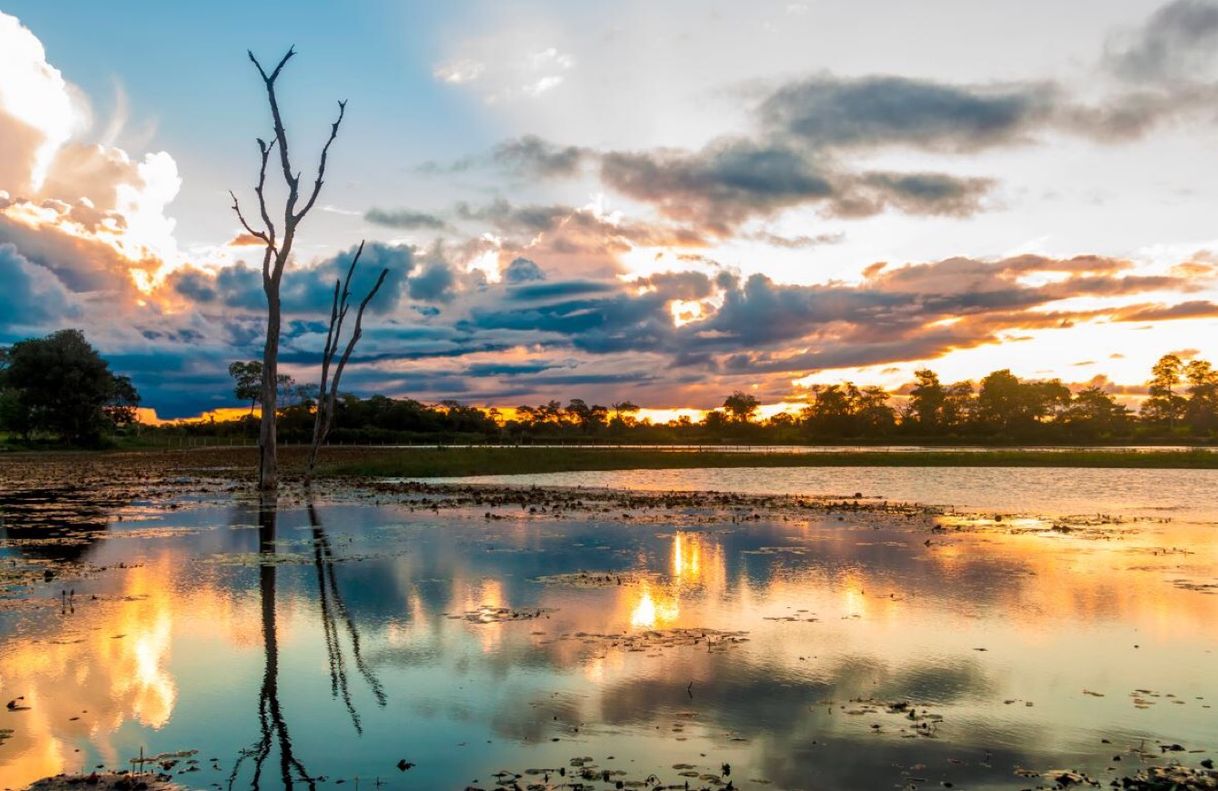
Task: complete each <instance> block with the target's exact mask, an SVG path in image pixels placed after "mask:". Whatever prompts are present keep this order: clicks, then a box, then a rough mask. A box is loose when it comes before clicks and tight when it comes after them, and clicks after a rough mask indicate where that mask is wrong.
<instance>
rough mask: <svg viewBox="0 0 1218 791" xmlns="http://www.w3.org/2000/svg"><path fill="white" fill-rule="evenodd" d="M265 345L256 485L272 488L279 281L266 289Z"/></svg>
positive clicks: (276, 446) (276, 461)
mask: <svg viewBox="0 0 1218 791" xmlns="http://www.w3.org/2000/svg"><path fill="white" fill-rule="evenodd" d="M265 290H266V304H267V322H266V345H265V346H264V347H263V350H262V421H261V424H260V425H259V429H258V488H259V489H261V490H262V491H264V492H273V491H275V490H276V488H277V487H278V486H279V435H278V431H277V428H278V424H277V423H276V422H275V410H276V408H277V407H278V404H277V403H276V401H277V398H278V392H277V388H276V387H275V382H276V378H277V376H278V373H279V331H280V325H281V322H282V318H281V310H280V302H279V284H278V283H275V284H274V287H273V288H270V287H267V288H266V289H265Z"/></svg>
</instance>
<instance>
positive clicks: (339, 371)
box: [305, 242, 389, 486]
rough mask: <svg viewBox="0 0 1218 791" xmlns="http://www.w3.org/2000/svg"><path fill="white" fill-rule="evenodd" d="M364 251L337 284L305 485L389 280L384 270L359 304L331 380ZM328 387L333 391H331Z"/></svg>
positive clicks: (357, 254)
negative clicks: (372, 306)
mask: <svg viewBox="0 0 1218 791" xmlns="http://www.w3.org/2000/svg"><path fill="white" fill-rule="evenodd" d="M363 252H364V243H363V242H360V243H359V248H358V249H357V250H356V251H355V255H354V256H353V257H352V259H351V266H350V267H348V268H347V277H346V278H345V279H344V280H343V281H342V282H341V287H340V283H339V281H337V280H336V281H334V302H333V304H332V306H331V308H330V329H329V330H328V331H327V332H326V348H325V350H324V351H323V352H322V357H321V384H320V386H319V387H318V389H317V413H316V414H315V415H314V416H313V444H312V445H311V446H310V447H309V464H308V467H307V468H306V470H305V486H308V485H310V484H311V483H312V482H313V470H314V468H315V467H316V466H317V452H318V450H319V449H320V448H321V446H322V443H324V442H325V441H326V437H327V436H328V435H329V434H330V426H331V424H332V423H333V422H334V405H335V402H336V401H337V400H338V383H339V380H340V379H342V376H343V371H344V370H345V369H346V367H347V361H348V360H349V359H351V353H352V352H353V351H355V344H357V343H359V339H360V337H361V336H362V335H363V334H364V310H365V308H367V307H368V303H369V302H371V301H372V298H373V297H375V296H376V292H377V291H379V290H380V288H381V284H383V283H384V282H385V277H386V276H388V274H389V270H388V269H382V270H381V274H380V276H379V277H378V278H377V279H376V283H375V284H374V285H373V286H372V288H371V289H370V290H369V291H368V294H367V296H365V297H364V299H363V300H362V301H361V302H360V303H359V310H358V311H356V313H355V327H354V329H353V330H352V332H351V337H350V338H349V339H348V340H347V348H346V349H344V350H343V356H342V357H341V358H339V360H338V365H337V366H335V368H334V378H333V379H330V365H331V363H333V362H334V355H335V354H337V353H338V343H339V339H340V338H341V337H342V332H343V320H344V319H346V318H347V311H348V310H349V309H350V307H351V306H350V303H349V301H348V300H350V298H351V276H352V275H353V274H355V266H356V264H358V263H359V257H360V255H362V254H363ZM327 385H328V386H329V389H327Z"/></svg>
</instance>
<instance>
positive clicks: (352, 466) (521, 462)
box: [322, 447, 1218, 478]
mask: <svg viewBox="0 0 1218 791" xmlns="http://www.w3.org/2000/svg"><path fill="white" fill-rule="evenodd" d="M350 450H354V449H350ZM323 455H324V456H328V459H327V460H326V461H325V462H324V464H323V466H324V470H323V471H322V474H325V475H334V476H340V477H344V476H396V477H404V478H433V477H456V476H467V475H510V474H533V473H545V472H570V471H579V470H638V469H645V470H659V469H688V468H695V467H1101V468H1160V469H1218V452H1210V451H1203V450H1191V451H1155V452H1149V451H1129V450H1104V449H1071V450H1063V451H1040V450H1028V451H1024V450H979V451H970V452H953V451H936V450H928V451H911V452H897V453H894V452H890V451H866V450H863V451H841V452H832V453H785V452H755V453H753V452H728V451H713V450H712V451H677V450H664V449H662V448H654V449H653V448H530V447H521V448H479V447H470V448H408V449H375V448H374V449H368V450H367V451H366V452H364V453H362V454H359V455H358V456H356V455H355V454H351V453H340V454H334V453H333V450H331V451H330V452H329V453H326V454H323Z"/></svg>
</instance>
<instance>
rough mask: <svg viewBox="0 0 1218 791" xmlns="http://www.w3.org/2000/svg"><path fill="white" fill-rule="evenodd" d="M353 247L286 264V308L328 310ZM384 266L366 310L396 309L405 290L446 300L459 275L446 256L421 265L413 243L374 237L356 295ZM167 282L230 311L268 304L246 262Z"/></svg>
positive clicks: (183, 273)
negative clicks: (301, 264) (301, 263)
mask: <svg viewBox="0 0 1218 791" xmlns="http://www.w3.org/2000/svg"><path fill="white" fill-rule="evenodd" d="M355 250H356V248H354V247H352V248H350V249H348V250H344V251H343V252H341V253H339V254H337V255H335V256H332V257H330V258H328V259H325V260H323V261H321V262H319V263H317V264H316V265H314V266H311V267H291V268H289V269H287V270H286V271H285V273H284V276H283V284H282V286H281V295H282V299H283V305H284V309H285V310H287V311H295V312H314V313H317V312H327V313H328V312H329V310H330V306H331V304H332V302H333V299H334V285H335V282H336V281H338V280H340V279H342V278H344V277H345V276H346V274H347V269H348V267H349V266H350V265H351V259H352V257H353V256H354V255H355ZM382 269H388V270H389V275H388V276H387V277H386V278H385V282H384V284H383V285H382V286H381V288H380V290H379V291H378V292H377V294H376V296H375V297H373V299H372V301H371V302H370V303H368V310H369V311H370V312H371V313H374V314H376V313H380V314H384V313H389V312H391V311H393V310H394V309H395V308H396V307H397V305H398V304H399V303H400V302H401V300H402V297H403V295H405V294H408V295H409V296H410V297H411V298H412V299H418V300H423V301H443V300H444V299H447V297H448V295H449V294H450V293H451V291H452V288H453V282H454V280H455V276H454V275H453V273H452V271H451V267H450V266H449V264H448V263H447V262H445V261H443V260H442V259H436V260H432V261H430V262H429V263H428V264H427V265H426V266H423V267H420V266H419V262H418V260H417V257H416V252H415V250H414V249H413V248H411V247H408V246H405V245H388V244H382V243H379V242H372V243H369V244H366V245H365V246H364V252H363V254H362V255H361V256H360V260H359V266H358V267H357V269H356V272H355V276H354V277H353V278H352V281H351V295H352V296H351V298H352V300H355V301H359V300H361V299H363V297H364V295H365V294H366V293H367V292H368V290H369V289H371V287H372V285H373V284H374V283H375V282H376V279H377V277H379V276H380V272H381V270H382ZM167 282H168V284H169V287H170V288H172V289H173V290H174V291H175V292H176V293H177V294H179V295H180V296H182V297H184V298H186V299H188V300H189V301H191V302H194V303H197V304H199V305H200V306H203V307H205V308H206V307H220V306H223V307H225V308H229V309H232V310H242V311H259V310H262V309H263V308H264V306H265V304H266V302H265V299H266V298H265V296H264V294H263V291H262V274H261V272H259V271H257V270H256V269H254V267H252V266H250V265H248V264H245V263H243V262H238V263H237V264H234V265H232V266H227V267H224V268H222V269H220V270H218V271H216V272H214V273H212V272H204V271H202V270H199V269H190V268H187V269H181V270H178V271H176V272H174V273H172V274H171V275H170V276H169V277H168V279H167Z"/></svg>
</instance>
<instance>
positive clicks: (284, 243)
mask: <svg viewBox="0 0 1218 791" xmlns="http://www.w3.org/2000/svg"><path fill="white" fill-rule="evenodd" d="M295 54H296V50H295V48H289V49H288V51H287V54H286V55H284V56H283V57H282V58H281V59H280V60H279V64H278V65H276V66H275V68H274V70H272V71H271V73H270V74H267V72H266V70H265V69H264V68H262V64H261V63H259V62H258V59H257V58H256V57H254V53H253V52H250V53H249V58H250V61H251V62H252V63H253V64H254V67H255V68H257V69H258V74H259V76H261V77H262V82H263V84H264V85H265V87H266V96H267V104H269V105H270V109H271V119H272V121H273V122H274V131H275V136H274V137H273V138H271V141H270V142H269V143H268V142H266V141H265V140H263V139H262V138H258V151H259V153H260V154H261V157H262V163H261V166H260V168H259V170H258V184H257V186H256V187H255V188H254V193H255V194H256V195H257V196H258V210H259V214H260V215H261V220H262V227H261V228H255V227H254V226H252V225H251V224H250V223H249V221H248V220H246V218H245V215H244V214H242V212H241V205H240V203H239V202H238V201H237V196H236V195H235V194H233V193H231V192H230V193H229V194H230V195H231V196H232V199H233V211H234V212H236V214H237V219H239V220H240V221H241V226H242V227H243V228H245V230H246V231H247V232H248V233H250V234H251V235H252V236H254V237H255V238H257V239H259V240H261V241H262V243H263V245H264V246H265V247H264V250H263V255H262V290H263V291H264V292H265V293H266V312H267V321H266V345H265V346H264V347H263V351H262V420H261V422H260V425H259V431H258V488H259V489H260V490H262V491H263V492H274V491H275V490H276V489H277V488H278V486H279V452H278V451H279V449H278V433H277V426H276V422H275V417H276V415H275V412H276V407H277V406H278V404H277V401H278V378H279V331H280V327H281V325H282V322H283V315H282V306H281V303H280V300H279V285H280V283H281V282H282V280H283V270H284V267H285V266H286V265H287V263H288V260H289V259H290V257H291V254H292V244H293V243H294V242H295V240H296V228H297V226H299V225H300V221H301V220H303V219H304V217H305V215H306V214H308V213H309V210H310V209H312V208H313V204H314V203H316V202H317V196H318V195H319V194H320V193H321V185H322V184H323V183H324V178H325V173H326V158H327V157H328V155H329V153H330V145H331V144H332V143H333V142H334V138H336V137H338V128H339V126H340V125H341V124H342V122H343V115H344V113H345V112H346V109H347V103H346V102H345V101H340V102H339V103H338V119H337V120H335V121H334V123H333V124H331V126H330V136H329V138H328V139H327V140H326V144H325V145H324V146H323V147H322V149H321V157H320V160H319V162H318V165H317V178H316V180H315V181H314V182H313V188H312V190H311V191H310V193H309V195H308V198H307V200H306V201H305V205H304V207H303V208H301V209H300V210H299V211H297V210H296V204H297V201H298V200H299V199H300V197H301V193H300V175H301V174H300V173H298V172H296V171H294V170H293V169H292V161H291V158H290V156H289V154H288V135H287V130H286V129H284V126H283V118H282V116H281V115H280V112H279V100H278V98H277V97H276V95H275V81H276V80H278V79H279V74H280V72H282V71H283V67H284V66H285V65H287V62H288V61H289V60H291V58H292V56H293V55H295ZM276 147H278V149H279V165H280V168H281V170H282V174H283V181H284V184H285V185H286V186H287V191H288V194H287V198H286V199H285V200H284V206H283V236H282V238H280V237H279V236H278V235H277V230H276V228H275V224H274V222H273V221H272V220H271V213H270V210H269V208H268V206H267V202H266V195H265V193H264V188H265V187H266V169H267V165H268V163H269V162H270V158H271V153H272V151H274V149H275V148H276Z"/></svg>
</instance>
